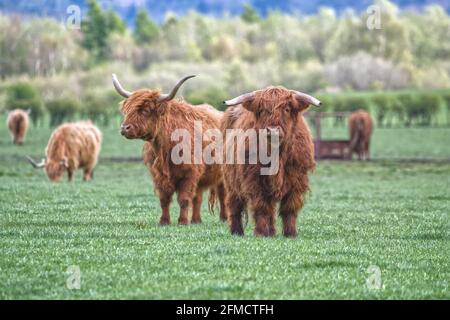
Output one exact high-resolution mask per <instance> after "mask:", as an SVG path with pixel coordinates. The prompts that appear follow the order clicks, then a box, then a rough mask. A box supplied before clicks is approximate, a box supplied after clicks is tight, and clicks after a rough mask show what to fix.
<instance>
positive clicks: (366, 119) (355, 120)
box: [348, 110, 373, 160]
mask: <svg viewBox="0 0 450 320" xmlns="http://www.w3.org/2000/svg"><path fill="white" fill-rule="evenodd" d="M348 128H349V131H350V150H351V152H352V154H353V153H356V154H357V155H358V160H363V159H364V160H369V159H370V153H369V148H370V138H371V136H372V131H373V125H372V118H371V116H370V114H369V113H368V112H367V111H365V110H357V111H354V112H352V113H351V114H350V117H349V118H348Z"/></svg>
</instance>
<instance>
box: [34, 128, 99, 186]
mask: <svg viewBox="0 0 450 320" xmlns="http://www.w3.org/2000/svg"><path fill="white" fill-rule="evenodd" d="M101 143H102V133H101V132H100V130H99V129H98V128H97V127H96V126H95V125H94V124H92V122H90V121H80V122H75V123H66V124H63V125H61V126H59V127H58V128H56V129H55V131H53V133H52V135H51V137H50V140H49V141H48V144H47V148H46V149H45V155H46V157H45V158H44V159H42V161H41V162H40V163H35V162H34V161H33V159H31V158H30V157H27V158H28V160H29V161H30V163H31V164H32V165H33V167H35V168H42V167H45V172H46V173H47V176H48V178H49V179H50V181H58V180H59V179H60V178H61V176H62V175H63V173H64V171H67V174H68V178H69V181H72V176H73V173H74V171H75V170H76V169H78V168H82V169H83V180H84V181H88V180H90V179H92V177H93V170H94V168H95V165H96V164H97V159H98V154H99V152H100V147H101Z"/></svg>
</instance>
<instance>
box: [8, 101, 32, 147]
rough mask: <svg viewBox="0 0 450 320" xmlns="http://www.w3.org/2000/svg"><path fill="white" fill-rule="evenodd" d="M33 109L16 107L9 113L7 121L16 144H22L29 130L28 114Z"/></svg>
mask: <svg viewBox="0 0 450 320" xmlns="http://www.w3.org/2000/svg"><path fill="white" fill-rule="evenodd" d="M30 111H31V110H21V109H15V110H12V111H10V112H9V113H8V118H7V120H6V123H7V125H8V129H9V132H10V133H11V137H12V138H13V142H14V143H15V144H19V145H21V144H22V143H23V140H24V138H25V135H26V133H27V130H28V123H29V120H28V115H29V114H30Z"/></svg>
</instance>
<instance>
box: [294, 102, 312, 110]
mask: <svg viewBox="0 0 450 320" xmlns="http://www.w3.org/2000/svg"><path fill="white" fill-rule="evenodd" d="M309 106H310V104H309V103H307V102H305V101H301V100H298V99H293V101H292V108H293V110H295V111H297V112H303V111H306V110H307V109H308V108H309Z"/></svg>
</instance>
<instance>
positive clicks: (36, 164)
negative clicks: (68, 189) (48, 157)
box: [26, 156, 45, 169]
mask: <svg viewBox="0 0 450 320" xmlns="http://www.w3.org/2000/svg"><path fill="white" fill-rule="evenodd" d="M26 158H27V159H28V161H29V162H30V163H31V165H32V166H33V167H34V168H36V169H39V168H42V167H44V166H45V158H44V159H42V160H41V162H39V163H36V162H35V161H34V160H33V159H32V158H31V157H29V156H26Z"/></svg>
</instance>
